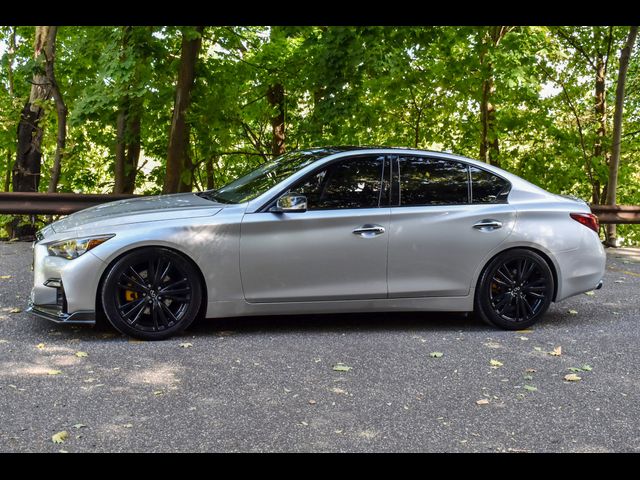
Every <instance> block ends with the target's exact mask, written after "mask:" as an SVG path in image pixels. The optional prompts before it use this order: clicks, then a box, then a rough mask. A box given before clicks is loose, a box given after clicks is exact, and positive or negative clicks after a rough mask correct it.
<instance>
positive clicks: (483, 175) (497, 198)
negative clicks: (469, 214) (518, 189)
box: [469, 166, 511, 204]
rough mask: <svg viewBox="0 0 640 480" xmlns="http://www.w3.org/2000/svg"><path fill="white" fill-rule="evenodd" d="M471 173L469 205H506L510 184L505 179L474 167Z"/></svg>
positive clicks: (471, 167)
mask: <svg viewBox="0 0 640 480" xmlns="http://www.w3.org/2000/svg"><path fill="white" fill-rule="evenodd" d="M469 168H470V172H471V203H474V204H476V203H507V197H508V196H509V192H510V191H511V184H510V183H509V182H507V181H506V180H505V179H503V178H500V177H498V176H497V175H494V174H493V173H490V172H487V171H486V170H482V169H480V168H478V167H475V166H470V167H469Z"/></svg>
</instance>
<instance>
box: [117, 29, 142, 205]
mask: <svg viewBox="0 0 640 480" xmlns="http://www.w3.org/2000/svg"><path fill="white" fill-rule="evenodd" d="M134 28H136V27H132V26H125V27H122V31H123V35H122V52H121V54H120V60H121V61H123V62H124V61H125V60H127V55H128V54H129V51H130V48H129V47H134V48H135V47H136V44H135V43H134V42H135V39H134V38H133V33H134V32H133V29H134ZM140 28H146V27H140ZM145 61H146V57H144V56H143V57H142V58H135V62H136V63H135V66H134V72H133V77H132V80H131V82H130V84H129V85H127V86H126V88H125V93H124V94H123V96H122V98H121V100H120V108H119V110H118V117H117V120H116V149H115V154H116V159H115V165H114V185H113V193H133V191H134V190H135V187H136V176H137V173H138V161H139V160H140V125H141V121H142V100H141V99H140V98H139V97H136V96H131V95H130V92H129V91H130V90H131V89H132V88H134V87H136V86H137V84H138V82H139V80H140V72H139V69H140V64H141V63H144V62H145Z"/></svg>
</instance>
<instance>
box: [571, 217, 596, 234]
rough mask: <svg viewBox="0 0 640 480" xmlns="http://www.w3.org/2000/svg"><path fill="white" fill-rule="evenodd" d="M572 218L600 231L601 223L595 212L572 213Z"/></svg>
mask: <svg viewBox="0 0 640 480" xmlns="http://www.w3.org/2000/svg"><path fill="white" fill-rule="evenodd" d="M569 215H571V218H573V219H574V220H575V221H576V222H578V223H581V224H582V225H584V226H585V227H589V228H590V229H591V230H593V231H594V232H596V233H598V230H599V228H600V224H599V223H598V217H596V216H595V215H594V214H593V213H570V214H569Z"/></svg>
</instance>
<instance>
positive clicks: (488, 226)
mask: <svg viewBox="0 0 640 480" xmlns="http://www.w3.org/2000/svg"><path fill="white" fill-rule="evenodd" d="M501 227H502V222H499V221H498V220H492V219H490V218H485V219H484V220H480V221H479V222H478V223H476V224H474V225H473V228H477V229H478V230H495V229H497V228H501Z"/></svg>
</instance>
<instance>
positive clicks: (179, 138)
mask: <svg viewBox="0 0 640 480" xmlns="http://www.w3.org/2000/svg"><path fill="white" fill-rule="evenodd" d="M195 29H196V32H197V33H198V36H197V38H193V39H189V38H188V37H187V35H186V34H185V32H183V33H182V51H181V54H180V71H179V73H178V83H177V85H176V97H175V103H174V107H173V117H172V119H171V132H170V134H169V149H168V152H167V174H166V176H165V179H164V186H163V187H162V193H176V192H190V191H191V188H192V180H191V173H192V172H191V170H192V164H191V158H190V157H189V123H188V122H187V119H186V115H187V110H188V109H189V104H190V103H191V89H192V88H193V84H194V80H195V65H196V60H197V59H198V53H199V51H200V46H201V44H202V31H203V30H204V27H196V28H195Z"/></svg>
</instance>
